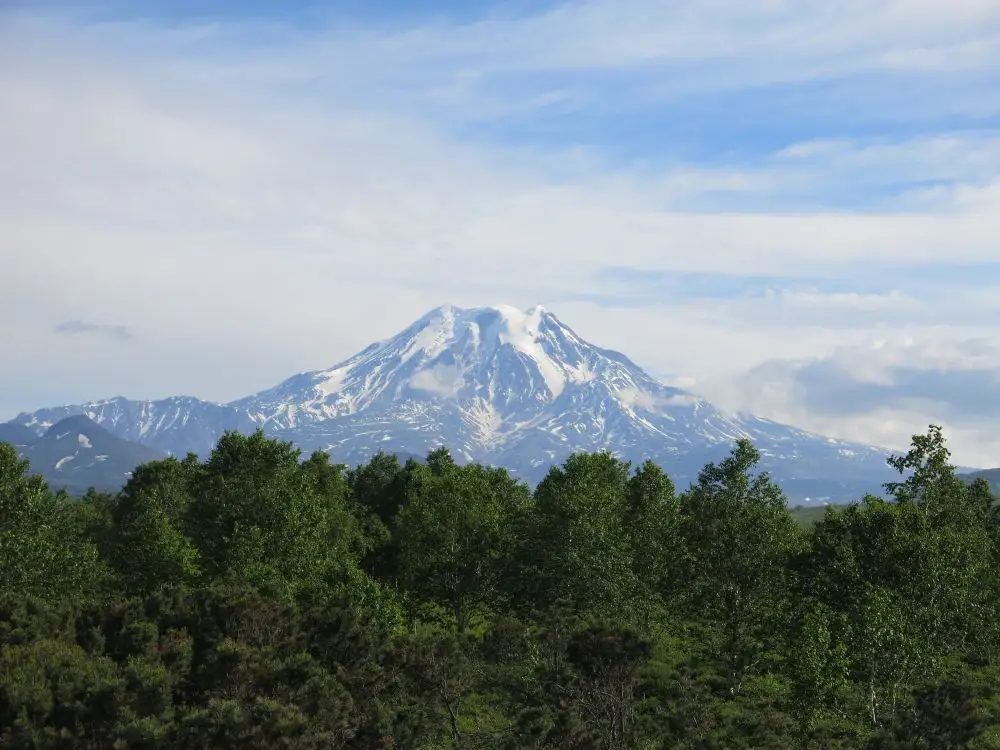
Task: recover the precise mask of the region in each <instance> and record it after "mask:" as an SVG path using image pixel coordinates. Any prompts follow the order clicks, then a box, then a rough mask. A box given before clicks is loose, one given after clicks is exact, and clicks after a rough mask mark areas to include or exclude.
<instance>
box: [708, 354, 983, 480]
mask: <svg viewBox="0 0 1000 750" xmlns="http://www.w3.org/2000/svg"><path fill="white" fill-rule="evenodd" d="M696 390H699V392H702V393H704V394H705V395H707V396H708V397H709V398H710V399H714V400H715V401H716V402H718V403H721V404H723V405H725V406H727V407H729V408H740V409H744V410H748V411H751V412H753V413H757V414H760V415H762V416H766V417H769V418H771V419H776V420H778V421H786V422H790V423H792V424H796V425H800V426H802V427H805V428H808V429H812V430H815V431H818V432H823V433H826V434H831V435H836V436H838V437H842V438H845V439H849V440H862V441H867V442H875V443H879V444H882V445H885V446H887V447H890V448H894V449H896V450H903V449H905V448H906V447H907V446H908V444H909V441H910V437H911V436H912V435H914V434H917V433H923V432H925V431H926V429H927V425H928V424H932V423H934V424H943V425H946V426H947V428H948V430H947V436H948V439H949V442H950V447H951V449H952V452H953V456H954V460H955V461H956V462H958V463H960V464H964V465H967V466H968V465H971V466H996V465H1000V419H998V417H1000V409H998V407H997V404H998V403H1000V337H998V336H996V335H993V336H989V337H988V336H981V337H977V338H970V339H945V338H938V339H935V338H932V337H928V336H922V337H919V338H916V337H913V336H892V337H888V338H878V339H871V340H870V341H868V342H867V343H866V344H862V345H856V346H843V347H838V348H836V349H835V350H834V351H832V352H831V353H829V354H827V355H822V356H816V357H811V358H802V359H782V360H772V361H768V362H765V363H763V364H760V365H758V366H756V367H754V368H752V369H750V370H749V371H748V372H745V373H742V374H740V375H738V376H735V377H724V378H716V379H714V380H711V379H710V380H708V381H703V382H701V383H698V384H696Z"/></svg>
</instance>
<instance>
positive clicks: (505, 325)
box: [496, 305, 566, 399]
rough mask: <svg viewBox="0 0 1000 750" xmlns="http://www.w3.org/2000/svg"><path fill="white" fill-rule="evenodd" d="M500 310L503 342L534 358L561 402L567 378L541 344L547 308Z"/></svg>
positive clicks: (553, 396)
mask: <svg viewBox="0 0 1000 750" xmlns="http://www.w3.org/2000/svg"><path fill="white" fill-rule="evenodd" d="M496 309H497V312H499V313H500V318H501V329H500V342H501V343H503V344H510V345H511V346H513V347H514V348H515V349H516V350H517V351H519V352H521V353H522V354H526V355H527V356H528V357H530V358H531V359H532V360H533V361H534V362H535V364H536V365H538V371H539V372H540V373H541V374H542V378H543V379H544V380H545V386H546V387H547V388H548V389H549V393H551V394H552V398H554V399H555V398H558V397H559V395H560V394H561V393H562V392H563V389H564V388H565V387H566V375H565V373H563V371H562V369H561V368H560V367H559V366H558V365H557V364H556V363H555V362H553V361H552V359H551V358H550V357H549V355H548V354H546V353H545V350H544V349H543V348H542V347H541V345H540V344H539V342H538V339H539V333H538V329H539V326H540V324H541V322H542V316H543V315H544V314H545V308H543V307H533V308H531V309H530V310H518V309H517V308H516V307H509V306H507V305H503V306H498V307H497V308H496Z"/></svg>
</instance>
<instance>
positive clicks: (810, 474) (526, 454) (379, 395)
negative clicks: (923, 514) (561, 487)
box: [14, 305, 888, 500]
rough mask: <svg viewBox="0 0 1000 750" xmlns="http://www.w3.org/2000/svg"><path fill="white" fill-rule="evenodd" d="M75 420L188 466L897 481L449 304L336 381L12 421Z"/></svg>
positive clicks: (874, 466)
mask: <svg viewBox="0 0 1000 750" xmlns="http://www.w3.org/2000/svg"><path fill="white" fill-rule="evenodd" d="M72 414H85V415H86V416H88V417H89V418H90V419H92V420H94V421H95V422H97V423H98V424H101V425H102V426H104V427H105V428H107V429H108V430H110V431H111V432H113V433H115V434H117V435H119V436H120V437H123V438H127V439H130V440H135V441H137V442H140V443H144V444H146V445H149V446H152V447H155V448H159V449H161V450H166V451H169V452H172V453H175V454H184V453H186V452H187V451H189V450H190V451H194V452H197V453H202V454H203V453H205V452H207V451H208V450H210V448H211V446H212V445H213V444H214V442H215V441H216V440H217V439H218V437H219V436H220V435H221V434H222V432H223V431H224V430H227V429H237V430H241V431H248V430H253V429H256V428H257V427H261V428H263V429H264V430H265V432H267V433H268V434H270V435H274V436H276V437H280V438H282V439H286V440H291V441H293V442H294V443H296V444H297V445H298V446H299V447H301V448H302V449H303V450H305V451H311V450H314V449H322V450H327V451H329V452H330V453H331V454H332V455H333V458H334V460H337V461H344V462H347V463H357V462H361V461H363V460H366V459H367V458H368V457H370V456H371V455H373V454H374V453H376V452H377V451H379V450H388V451H394V452H404V453H414V454H424V453H426V452H427V451H428V450H430V449H432V448H434V447H437V446H439V445H445V446H447V447H448V448H449V449H451V451H452V453H453V455H455V457H456V458H457V459H459V460H466V461H481V462H484V463H491V464H496V465H501V466H506V467H508V468H510V469H511V470H512V471H514V472H516V473H517V474H519V475H520V476H522V477H524V478H525V479H528V480H529V481H534V480H537V479H539V478H540V476H541V475H542V474H543V473H544V471H546V470H547V468H548V467H549V466H550V465H551V464H553V463H556V462H559V461H562V460H563V459H565V457H566V456H568V455H569V454H570V453H572V452H574V451H594V450H601V449H608V450H611V451H613V452H614V453H615V454H617V455H619V456H621V457H622V458H625V459H628V460H633V461H642V460H645V459H647V458H649V459H653V460H654V461H657V462H658V463H660V464H661V465H663V466H664V468H665V469H667V470H668V471H669V472H671V474H672V475H673V476H674V477H675V479H676V480H678V481H679V482H681V483H682V484H683V483H685V482H687V481H691V480H693V479H694V478H695V477H696V476H697V473H698V470H699V469H700V468H701V467H702V466H703V465H704V464H705V463H706V462H707V461H709V460H716V459H718V458H720V457H722V456H724V455H725V454H726V453H727V452H728V451H729V449H730V448H731V447H732V444H733V442H734V441H735V440H737V439H739V438H743V437H745V438H749V439H751V440H753V441H754V443H755V444H756V445H757V447H758V449H759V450H760V451H761V453H762V455H763V460H762V464H763V467H764V468H766V469H772V470H773V471H774V473H775V478H776V479H778V480H779V481H780V482H781V483H782V484H783V485H784V486H785V488H786V491H787V492H788V493H789V495H790V496H791V497H793V498H794V499H797V500H802V499H806V498H814V499H825V498H833V499H842V496H844V497H846V496H852V495H857V494H858V493H859V492H860V493H863V492H865V491H876V490H877V489H878V487H879V485H880V483H881V482H882V481H885V480H886V478H887V477H888V470H887V468H886V466H885V457H886V453H885V451H883V450H880V449H876V448H871V447H867V446H860V445H851V444H848V443H845V442H843V441H839V440H834V439H831V438H825V437H821V436H818V435H814V434H811V433H807V432H804V431H801V430H798V429H795V428H793V427H788V426H785V425H781V424H777V423H775V422H772V421H769V420H765V419H761V418H758V417H755V416H753V415H745V414H726V413H723V412H722V411H720V410H718V409H716V408H715V407H714V406H712V405H711V404H710V403H708V402H707V401H704V400H702V399H700V398H698V397H696V396H694V395H693V394H691V393H688V392H686V391H683V390H680V389H677V388H670V387H667V386H665V385H663V384H661V383H658V382H657V381H655V380H654V379H653V378H651V377H649V376H648V375H647V374H646V373H645V372H643V370H642V369H641V368H639V367H638V366H637V365H635V364H634V363H633V362H632V361H631V360H629V359H628V358H627V357H626V356H624V355H622V354H619V353H618V352H614V351H611V350H608V349H603V348H600V347H598V346H595V345H593V344H590V343H588V342H586V341H584V340H583V339H582V338H580V337H579V336H578V335H577V334H576V333H574V332H573V330H572V329H571V328H569V327H568V326H567V325H566V324H564V323H563V322H562V321H560V320H559V319H558V318H557V317H556V316H555V315H554V314H552V313H551V312H549V311H547V310H545V309H544V308H542V307H533V308H531V309H528V310H519V309H517V308H513V307H508V306H497V307H481V308H471V309H462V308H456V307H452V306H450V305H445V306H442V307H439V308H437V309H435V310H432V311H431V312H429V313H427V314H426V315H424V316H423V317H421V318H420V319H418V320H417V321H416V322H414V323H413V324H412V325H410V326H409V327H407V328H406V329H405V330H403V331H401V332H400V333H398V334H397V335H395V336H393V337H392V338H389V339H387V340H384V341H381V342H377V343H374V344H372V345H370V346H368V347H367V348H365V349H364V350H362V351H360V352H358V353H357V354H356V355H354V356H353V357H351V358H349V359H347V360H345V361H343V362H341V363H339V364H337V365H335V366H333V367H331V368H329V369H325V370H318V371H314V372H306V373H301V374H299V375H295V376H293V377H291V378H289V379H287V380H285V381H284V382H282V383H280V384H278V385H277V386H275V387H274V388H270V389H268V390H266V391H263V392H261V393H257V394H255V395H252V396H248V397H246V398H243V399H239V400H237V401H233V402H231V403H229V404H211V403H208V402H204V401H200V400H198V399H193V398H190V397H177V398H170V399H164V400H160V401H130V400H128V399H124V398H121V397H119V398H115V399H111V400H108V401H99V402H94V403H90V404H82V405H77V406H65V407H57V408H55V409H43V410H41V411H38V412H34V413H31V414H21V415H19V416H18V417H17V418H16V420H14V421H15V422H17V423H19V424H21V425H24V426H27V427H30V428H32V429H35V430H43V429H45V428H46V427H47V426H49V425H51V424H52V423H54V422H55V421H58V420H59V419H63V418H65V417H66V416H70V415H72Z"/></svg>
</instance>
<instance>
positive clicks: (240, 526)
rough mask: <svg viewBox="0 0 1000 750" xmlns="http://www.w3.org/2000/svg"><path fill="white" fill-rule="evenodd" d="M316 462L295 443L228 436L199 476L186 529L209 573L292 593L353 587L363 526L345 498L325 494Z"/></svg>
mask: <svg viewBox="0 0 1000 750" xmlns="http://www.w3.org/2000/svg"><path fill="white" fill-rule="evenodd" d="M320 474H322V472H321V471H320V468H319V467H317V465H316V462H315V461H314V462H313V463H310V464H307V465H306V466H302V465H300V463H299V451H298V450H297V449H296V448H294V447H293V446H292V444H291V443H287V442H281V441H277V440H270V439H268V438H266V437H265V436H264V434H263V432H261V431H259V430H258V431H257V432H256V433H255V434H253V435H250V436H244V435H240V434H239V433H236V432H227V433H226V434H225V435H223V436H222V438H220V440H219V443H218V445H217V446H216V447H215V450H213V451H212V454H211V456H209V458H208V460H207V461H206V462H205V464H204V466H203V467H202V469H201V470H200V471H199V473H198V479H197V482H196V483H195V486H194V489H193V494H194V498H193V500H192V502H191V505H190V507H189V510H188V512H187V515H186V521H187V522H186V531H187V532H188V534H189V536H190V538H191V539H192V541H193V542H194V544H195V546H196V547H197V549H198V552H199V555H200V557H201V560H202V565H203V568H204V570H205V571H206V573H208V574H209V575H211V576H213V577H215V576H221V575H224V574H226V573H229V574H232V575H235V576H237V577H239V578H242V579H244V580H246V581H249V582H251V583H254V584H256V585H264V586H270V587H275V588H276V589H278V590H282V591H284V592H285V593H286V594H287V595H295V594H296V593H300V592H303V591H305V590H314V591H315V590H321V589H331V588H332V590H336V589H338V588H339V589H344V588H349V586H350V583H351V581H352V578H354V577H356V573H355V571H356V570H357V560H356V558H355V557H354V556H353V553H354V551H355V550H356V549H357V539H356V531H357V530H356V527H355V526H354V525H353V524H352V523H351V521H350V518H351V516H350V514H349V513H348V512H347V509H346V507H344V505H343V499H342V498H337V497H336V496H334V497H329V496H327V497H324V494H323V485H322V482H321V481H320V480H319V479H318V478H317V477H318V475H320Z"/></svg>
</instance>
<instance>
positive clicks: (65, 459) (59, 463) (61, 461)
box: [56, 453, 76, 471]
mask: <svg viewBox="0 0 1000 750" xmlns="http://www.w3.org/2000/svg"><path fill="white" fill-rule="evenodd" d="M74 458H76V454H75V453H74V454H73V455H72V456H63V457H62V458H60V459H59V460H58V461H56V471H59V470H60V469H61V468H62V467H63V466H64V465H65V464H66V463H67V462H69V461H72V460H73V459H74Z"/></svg>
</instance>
